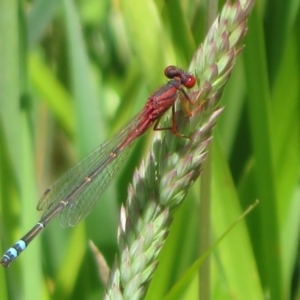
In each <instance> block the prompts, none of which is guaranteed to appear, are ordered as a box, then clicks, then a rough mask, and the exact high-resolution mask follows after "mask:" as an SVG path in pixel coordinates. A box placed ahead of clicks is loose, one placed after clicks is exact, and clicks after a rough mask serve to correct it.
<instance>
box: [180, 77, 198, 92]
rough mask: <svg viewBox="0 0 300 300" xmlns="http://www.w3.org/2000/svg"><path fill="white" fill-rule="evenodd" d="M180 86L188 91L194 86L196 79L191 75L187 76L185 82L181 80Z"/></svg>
mask: <svg viewBox="0 0 300 300" xmlns="http://www.w3.org/2000/svg"><path fill="white" fill-rule="evenodd" d="M182 84H183V85H184V86H185V87H187V88H188V89H190V88H192V87H193V86H194V85H195V84H196V78H195V76H193V75H187V78H186V80H182Z"/></svg>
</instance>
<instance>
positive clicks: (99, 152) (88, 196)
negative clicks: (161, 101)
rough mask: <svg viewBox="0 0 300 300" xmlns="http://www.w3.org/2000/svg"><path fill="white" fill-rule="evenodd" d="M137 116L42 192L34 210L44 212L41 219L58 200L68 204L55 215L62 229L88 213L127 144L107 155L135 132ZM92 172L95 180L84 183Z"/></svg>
mask: <svg viewBox="0 0 300 300" xmlns="http://www.w3.org/2000/svg"><path fill="white" fill-rule="evenodd" d="M141 117H142V115H141V114H139V115H137V116H136V117H135V118H133V119H132V120H131V121H130V122H129V123H128V124H127V125H125V126H124V127H123V129H121V130H120V131H119V132H118V133H117V134H116V135H114V136H113V137H112V138H111V139H109V140H108V141H107V142H105V143H104V144H102V145H101V146H99V147H98V148H96V149H95V150H94V151H92V152H91V153H90V154H89V155H88V156H86V157H85V158H83V159H82V160H81V161H80V162H78V163H77V164H76V165H75V166H74V167H72V168H71V169H70V170H69V171H67V172H66V173H65V174H64V175H63V176H62V177H60V178H59V179H58V180H57V181H56V182H54V184H53V185H52V186H51V187H50V188H49V189H47V190H46V192H45V193H44V195H43V196H42V197H41V199H40V200H39V202H38V205H37V209H38V210H43V211H44V212H43V217H44V216H45V215H47V213H48V212H49V211H51V209H53V207H54V206H56V205H58V203H60V202H61V201H66V202H67V203H68V204H67V205H66V207H65V208H64V209H63V210H62V211H61V212H60V213H59V223H60V225H61V226H63V227H68V226H74V225H76V224H77V223H78V222H79V221H80V220H82V219H83V218H84V217H85V216H87V215H88V214H89V213H90V212H91V210H92V208H93V206H94V205H95V203H96V201H97V200H98V199H99V198H100V197H101V196H102V194H103V192H104V191H105V190H106V189H107V188H108V186H109V184H110V183H111V182H112V180H113V178H114V177H115V175H116V173H117V171H118V170H119V168H120V167H121V165H122V164H123V162H124V160H125V158H126V156H127V155H128V152H129V148H130V145H131V143H129V144H128V145H126V146H125V148H124V149H123V150H122V151H120V152H117V155H111V154H112V152H115V151H116V150H117V149H118V146H119V145H120V144H121V143H122V142H123V141H124V140H125V139H126V137H127V136H128V135H130V134H131V133H132V132H133V131H134V130H135V128H136V126H137V124H138V122H139V121H140V118H141ZM95 170H97V175H96V176H95V178H93V180H92V181H90V182H88V183H87V184H85V183H86V178H87V177H91V174H93V173H94V172H95ZM74 191H76V192H74Z"/></svg>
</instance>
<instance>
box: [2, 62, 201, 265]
mask: <svg viewBox="0 0 300 300" xmlns="http://www.w3.org/2000/svg"><path fill="white" fill-rule="evenodd" d="M165 75H166V77H167V78H169V79H170V80H169V81H168V82H167V84H165V85H164V86H162V87H161V88H160V89H158V90H157V91H156V92H154V93H153V94H152V95H151V96H150V97H149V98H148V100H147V102H146V104H145V106H144V108H143V109H142V110H141V112H140V113H138V114H137V115H136V116H135V117H134V118H133V119H132V120H131V121H130V122H129V123H128V124H127V125H125V126H124V127H123V128H122V129H121V130H120V131H119V132H118V133H117V134H116V135H114V136H113V137H112V138H111V139H109V140H108V141H107V142H106V143H104V144H102V145H101V146H99V147H98V148H97V149H95V150H94V151H93V152H91V153H90V154H89V155H88V156H87V157H85V158H84V159H83V160H81V161H80V162H79V163H77V164H76V165H75V166H74V167H73V168H71V169H70V170H69V171H68V172H66V173H65V174H64V175H63V176H62V177H61V178H59V179H58V180H57V181H56V182H55V183H54V184H53V185H52V186H51V187H50V188H49V189H47V190H46V191H45V193H44V194H43V196H42V197H41V199H40V200H39V202H38V205H37V209H38V210H42V211H44V213H43V215H42V217H41V219H40V221H39V222H38V223H37V224H36V225H35V226H34V227H33V228H32V229H31V230H30V231H29V232H28V233H26V234H25V235H24V236H23V237H22V238H21V239H20V240H19V241H18V242H17V243H16V244H15V245H14V246H12V247H11V248H9V249H8V250H7V251H6V252H5V254H4V255H3V256H2V258H1V260H0V263H1V265H2V266H3V267H8V266H9V264H10V263H11V262H12V261H13V260H14V259H16V258H17V257H18V255H19V254H20V253H21V252H22V251H23V250H24V249H25V248H26V247H27V246H28V244H29V243H30V242H31V241H32V240H33V239H34V238H35V237H36V236H37V235H38V234H39V233H40V232H41V231H43V230H44V228H45V227H46V226H47V225H48V223H49V222H50V221H51V220H52V219H53V218H55V217H56V216H57V215H59V223H60V224H61V225H62V226H63V227H67V226H75V225H76V224H77V223H78V222H79V221H80V220H82V219H83V218H84V217H85V216H87V215H88V214H89V213H90V212H91V210H92V208H93V206H94V205H95V203H96V201H97V200H98V199H99V198H100V197H101V195H102V194H103V192H104V191H105V190H106V189H107V187H108V186H109V184H110V183H111V181H112V180H113V178H114V177H115V174H116V172H117V171H118V170H119V168H120V166H121V165H122V163H123V162H124V160H125V157H126V155H127V153H128V151H129V148H130V147H129V146H130V145H131V144H132V142H133V141H134V140H135V139H136V138H137V137H139V136H140V135H142V134H143V133H144V132H145V131H146V130H147V129H148V128H149V127H151V125H152V124H154V130H160V129H168V130H171V131H172V132H173V133H174V134H175V135H178V136H181V134H180V133H178V132H177V129H176V122H175V107H174V105H175V100H176V99H177V96H178V92H180V93H182V95H181V97H179V98H180V99H181V101H183V104H184V107H185V108H186V109H187V107H186V102H184V101H188V102H189V103H191V104H193V101H192V100H191V99H190V98H189V97H188V95H187V94H186V92H185V91H184V89H183V88H184V87H186V88H188V89H190V88H192V87H193V86H194V85H195V83H196V79H195V77H194V76H193V75H191V74H188V73H186V72H184V71H183V70H181V69H178V68H177V67H174V66H169V67H167V68H166V69H165ZM171 107H172V126H171V127H169V128H158V122H159V120H160V118H161V117H162V115H163V114H164V113H165V112H166V111H167V110H168V109H169V108H171ZM187 111H188V110H187Z"/></svg>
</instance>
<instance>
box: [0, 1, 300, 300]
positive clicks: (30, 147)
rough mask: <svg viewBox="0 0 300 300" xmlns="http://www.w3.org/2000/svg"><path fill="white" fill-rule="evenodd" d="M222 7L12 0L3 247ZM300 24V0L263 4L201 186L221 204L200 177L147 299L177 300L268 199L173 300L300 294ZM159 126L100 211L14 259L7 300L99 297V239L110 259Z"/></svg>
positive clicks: (1, 67) (184, 59) (6, 29)
mask: <svg viewBox="0 0 300 300" xmlns="http://www.w3.org/2000/svg"><path fill="white" fill-rule="evenodd" d="M223 2H224V1H223ZM223 2H214V1H209V2H208V3H207V2H204V1H199V0H168V1H159V0H156V1H155V0H144V1H140V0H131V1H125V0H119V1H118V0H111V1H108V0H77V1H72V0H60V1H59V0H52V1H49V0H37V1H15V0H10V1H7V0H0V236H1V243H0V250H2V252H4V251H5V250H6V249H7V248H8V247H10V246H11V245H12V244H13V243H14V242H16V241H17V240H18V239H19V238H20V237H21V236H22V235H23V234H24V233H26V232H27V231H28V230H29V229H30V228H31V227H32V226H33V225H34V224H35V222H37V221H38V220H39V213H38V212H37V211H36V210H35V207H36V204H37V201H38V199H39V197H40V195H41V194H42V193H43V191H44V190H45V189H46V188H47V187H48V186H49V185H50V184H51V182H53V181H54V180H55V179H57V178H58V177H59V176H60V175H61V174H63V172H64V171H66V170H67V169H68V168H70V167H71V166H72V165H74V164H75V163H76V162H77V161H78V160H80V158H82V157H83V156H84V155H86V154H87V153H88V152H89V151H91V150H92V149H94V148H95V147H96V146H98V145H99V144H100V143H102V142H103V141H104V140H105V139H106V138H107V137H110V136H112V134H113V133H114V132H116V131H117V130H118V128H120V127H121V126H122V125H123V124H125V123H126V122H127V121H128V120H129V119H130V118H131V117H132V116H134V114H135V113H137V112H138V111H139V110H140V109H141V108H142V107H143V104H144V103H145V101H146V99H147V97H148V96H149V95H150V94H151V93H152V92H153V91H154V90H155V89H157V87H159V86H160V85H162V84H164V83H165V82H166V78H164V75H163V70H164V68H165V67H166V66H167V65H170V64H172V65H178V66H180V67H182V68H184V69H187V68H188V66H189V63H190V61H191V58H192V55H193V53H194V52H195V50H196V48H197V47H198V45H199V44H200V43H201V42H202V41H203V38H204V36H205V33H206V32H207V26H208V25H207V24H208V23H209V22H210V20H211V18H212V17H208V16H211V15H214V14H215V12H216V10H214V9H216V8H217V7H219V9H218V10H220V8H221V7H222V4H223ZM299 26H300V18H299V1H296V0H290V1H280V0H275V1H274V0H273V1H271V0H269V1H256V4H255V7H254V11H253V13H252V14H251V18H250V20H249V23H248V27H249V30H248V36H247V38H246V40H245V45H246V47H245V50H244V53H243V54H242V56H241V57H240V58H239V59H238V61H237V63H236V66H235V69H234V70H233V74H232V76H231V78H230V80H229V82H228V85H227V87H226V89H225V92H224V95H223V97H222V101H221V104H222V105H224V106H225V110H224V112H223V114H222V116H221V118H220V119H219V122H218V125H217V126H216V130H215V135H214V141H213V146H212V147H211V177H209V178H208V180H206V181H205V182H203V183H202V184H203V185H204V186H205V187H206V188H211V199H201V204H200V193H199V184H200V183H196V184H195V187H194V189H193V190H192V191H191V193H190V194H189V196H188V197H187V199H186V201H185V203H184V204H183V205H182V207H181V208H180V210H179V211H178V212H177V213H176V215H175V219H174V223H173V224H172V226H171V231H170V234H169V237H168V240H167V242H166V245H165V247H164V249H163V251H162V253H161V255H160V257H159V261H160V263H159V267H158V269H157V272H156V273H155V277H154V280H153V282H152V283H151V286H150V289H149V293H148V295H147V296H148V298H147V299H162V298H163V297H164V296H165V295H166V294H167V293H168V292H169V290H170V289H171V288H172V287H173V286H174V285H175V284H176V282H178V280H179V279H180V278H182V276H185V273H184V272H185V271H186V270H187V268H188V267H189V266H191V264H192V263H193V262H195V261H196V259H198V258H199V257H200V252H201V251H202V250H201V249H204V250H206V249H208V248H209V247H210V245H211V244H212V243H213V242H215V241H216V240H217V239H218V238H219V237H220V236H221V234H222V233H223V232H224V231H226V230H227V229H228V227H229V226H230V224H232V222H233V221H234V220H236V219H237V218H238V217H239V216H240V215H241V214H242V212H243V211H244V210H245V209H246V208H247V207H248V206H249V205H251V204H253V203H254V201H255V199H259V201H260V204H259V205H258V206H257V207H256V208H255V210H254V211H252V212H251V213H250V214H249V215H248V216H247V217H246V218H245V219H243V220H242V222H240V223H239V224H238V225H237V226H236V228H235V229H234V230H233V231H232V232H230V233H229V234H228V235H227V236H226V237H225V239H224V240H223V241H222V242H221V243H220V244H219V245H218V247H216V248H215V249H214V251H213V254H212V255H211V256H210V257H209V263H210V268H209V267H208V266H207V265H206V266H205V265H204V266H202V269H201V272H199V273H195V274H194V276H193V280H187V281H186V282H185V283H184V292H183V293H182V294H181V295H176V296H173V297H172V296H171V298H172V299H199V297H200V298H202V299H210V298H211V299H300V277H299V276H300V256H299V249H300V248H299V245H300V244H299V229H300V217H299V214H300V190H299V183H300V180H299V179H300V177H299V175H300V130H299V127H300V122H299V120H300V118H299V115H300V101H299V70H300V61H299V53H300V51H299V50H300V35H299V28H300V27H299ZM152 136H153V132H151V130H150V131H149V133H148V134H147V135H145V136H144V137H142V138H140V139H139V140H138V142H137V143H135V145H134V148H133V151H132V152H131V154H130V156H129V157H128V160H127V161H126V162H125V165H124V167H123V168H122V170H121V172H120V173H119V175H118V176H117V178H116V180H114V182H113V183H112V186H111V187H110V188H109V189H108V191H107V192H106V193H105V194H104V195H103V196H101V200H100V201H99V203H98V205H97V206H96V207H95V209H94V211H93V213H92V214H91V215H90V216H89V217H87V218H86V219H85V221H83V222H81V223H80V224H79V225H77V226H76V227H75V228H71V229H61V228H60V227H59V225H58V224H57V221H54V222H52V224H51V225H49V227H47V229H46V230H45V232H43V234H42V235H41V236H40V237H38V238H37V239H36V240H35V241H34V242H33V243H32V244H31V245H30V246H29V248H28V250H26V251H25V252H24V253H23V254H22V255H21V256H20V258H19V259H18V260H17V261H16V262H14V263H13V264H12V265H11V267H10V268H9V269H7V270H4V269H0V299H30V300H33V299H99V298H100V296H101V295H102V293H103V285H102V284H101V282H100V280H99V276H98V273H97V268H96V263H95V260H94V258H93V255H92V252H91V250H90V249H89V247H88V240H90V239H91V240H93V241H94V243H95V244H96V245H97V247H99V249H100V250H101V252H102V253H103V254H104V256H105V258H106V259H107V261H108V263H109V264H110V265H111V264H112V262H113V259H114V257H115V253H116V249H117V248H116V233H117V224H118V216H119V206H120V203H121V202H122V201H125V200H126V194H127V186H128V183H129V182H130V181H131V178H132V173H133V170H134V168H135V167H137V166H138V165H139V163H140V161H141V159H142V158H143V156H144V155H145V153H147V151H148V149H149V146H150V144H151V139H152ZM99 198H100V195H99ZM208 200H209V201H208ZM203 235H204V236H205V235H208V236H209V241H208V242H207V241H206V243H207V244H205V242H203V243H200V241H201V240H204V241H205V237H204V238H203ZM0 252H1V251H0Z"/></svg>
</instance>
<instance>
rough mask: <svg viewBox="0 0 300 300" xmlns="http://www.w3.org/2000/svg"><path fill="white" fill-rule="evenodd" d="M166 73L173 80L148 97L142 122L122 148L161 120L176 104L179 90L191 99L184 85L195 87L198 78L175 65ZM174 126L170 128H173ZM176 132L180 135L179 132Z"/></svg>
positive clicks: (141, 118) (187, 98)
mask: <svg viewBox="0 0 300 300" xmlns="http://www.w3.org/2000/svg"><path fill="white" fill-rule="evenodd" d="M164 73H165V76H166V77H167V78H169V79H171V80H170V81H169V82H168V83H167V84H166V85H164V86H162V87H161V88H159V89H158V90H157V91H156V92H154V93H153V94H152V95H151V96H150V97H149V98H148V100H147V102H146V104H145V106H144V108H143V110H142V111H141V113H140V114H139V119H140V122H139V123H138V124H137V126H136V128H135V129H134V130H133V132H131V133H130V134H128V137H127V138H126V139H125V140H124V141H123V143H122V144H121V145H120V148H121V149H122V148H124V147H126V146H127V145H128V144H130V143H131V142H132V141H133V140H135V139H136V138H137V137H139V136H140V135H142V134H143V133H144V132H146V131H147V129H148V128H149V127H151V126H152V124H153V123H154V122H158V121H159V119H160V118H161V117H162V115H163V114H164V113H165V112H166V111H167V110H168V109H169V108H170V107H172V106H173V105H174V103H175V101H176V99H177V95H178V91H181V92H182V93H183V94H184V97H185V98H186V100H188V101H190V99H189V97H188V95H187V94H186V92H185V91H184V89H183V86H184V87H186V88H189V89H190V88H192V87H194V85H195V84H196V78H195V77H194V76H193V75H191V74H189V73H186V72H184V71H183V70H181V69H179V68H177V67H175V66H169V67H167V68H166V69H165V71H164ZM175 127H176V126H175V124H172V128H175ZM172 128H170V129H171V130H172ZM172 131H173V130H172ZM174 133H175V132H174ZM175 134H176V135H180V134H178V133H175Z"/></svg>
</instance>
